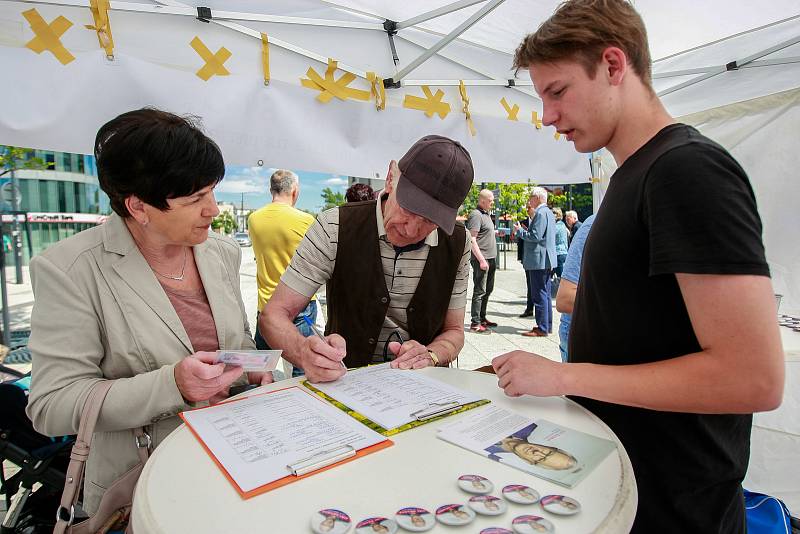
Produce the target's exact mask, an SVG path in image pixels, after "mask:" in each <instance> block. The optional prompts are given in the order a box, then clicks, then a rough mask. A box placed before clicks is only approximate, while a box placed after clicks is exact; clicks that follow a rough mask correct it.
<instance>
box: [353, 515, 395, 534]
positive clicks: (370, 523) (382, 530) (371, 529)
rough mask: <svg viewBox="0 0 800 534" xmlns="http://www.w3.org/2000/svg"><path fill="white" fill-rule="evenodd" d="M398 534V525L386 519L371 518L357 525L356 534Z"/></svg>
mask: <svg viewBox="0 0 800 534" xmlns="http://www.w3.org/2000/svg"><path fill="white" fill-rule="evenodd" d="M395 532H397V523H395V522H394V521H392V520H391V519H386V518H385V517H370V518H369V519H364V520H363V521H359V522H358V524H357V525H356V534H375V533H379V534H394V533H395Z"/></svg>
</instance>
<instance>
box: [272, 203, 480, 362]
mask: <svg viewBox="0 0 800 534" xmlns="http://www.w3.org/2000/svg"><path fill="white" fill-rule="evenodd" d="M375 204H376V205H375V216H376V219H377V222H378V228H377V230H378V241H379V244H380V254H381V262H382V263H383V276H384V279H385V280H386V289H387V290H388V291H389V297H390V305H389V309H388V310H387V311H386V317H385V318H384V321H383V328H382V329H381V333H380V336H379V337H378V343H377V345H376V346H375V353H374V354H373V361H374V362H382V361H383V350H384V345H385V344H386V341H387V339H388V338H389V336H390V335H391V334H392V332H398V333H399V334H400V336H401V337H402V338H403V341H408V339H409V336H408V317H407V314H406V308H408V305H409V303H410V302H411V297H413V296H414V292H415V291H416V290H417V285H418V284H419V280H420V278H421V277H422V270H423V268H424V267H425V261H426V260H427V259H428V251H429V250H430V247H435V246H438V245H439V234H438V233H437V231H436V230H434V231H433V232H431V233H430V234H428V236H427V237H426V238H425V244H424V245H423V246H422V247H420V248H419V249H417V250H412V251H408V252H403V253H400V254H396V253H395V250H394V247H393V246H392V244H391V243H390V242H389V240H388V239H387V238H386V230H385V228H384V227H383V212H382V210H381V202H380V201H378V202H376V203H375ZM466 234H467V235H466V239H465V240H464V252H463V254H462V255H461V260H460V261H459V264H458V272H457V274H456V280H455V284H454V285H453V292H452V294H451V295H450V304H449V305H448V308H449V309H451V310H458V309H463V308H464V307H465V306H466V299H467V277H468V276H469V255H470V250H471V241H470V239H471V238H470V234H469V232H466ZM338 242H339V208H332V209H329V210H327V211H324V212H322V213H321V214H320V215H319V216H318V217H317V221H316V222H315V223H314V224H313V225H311V228H309V229H308V232H306V235H305V237H304V238H303V240H302V241H300V245H299V246H298V247H297V250H296V251H295V254H294V256H293V257H292V261H291V263H290V264H289V267H288V268H287V269H286V271H285V272H284V273H283V276H281V282H283V283H284V284H286V285H287V286H289V287H290V288H291V289H293V290H294V291H297V292H298V293H300V294H301V295H305V296H306V297H309V298H311V296H312V295H314V293H316V292H317V290H319V288H320V287H321V286H322V285H324V284H325V283H326V282H327V281H328V280H330V278H331V276H333V268H334V266H335V265H336V252H337V250H338ZM354 283H358V281H354ZM390 341H397V336H392V339H391V340H390ZM387 354H388V355H389V359H391V358H392V356H391V353H389V352H388V351H387Z"/></svg>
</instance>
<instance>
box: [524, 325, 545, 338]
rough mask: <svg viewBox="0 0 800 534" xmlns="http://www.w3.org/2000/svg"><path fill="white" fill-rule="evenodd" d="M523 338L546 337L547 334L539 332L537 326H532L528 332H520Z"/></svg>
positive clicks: (542, 331)
mask: <svg viewBox="0 0 800 534" xmlns="http://www.w3.org/2000/svg"><path fill="white" fill-rule="evenodd" d="M522 335H523V336H525V337H547V332H545V331H544V330H539V327H538V326H534V327H533V328H532V329H531V330H530V331H529V332H522Z"/></svg>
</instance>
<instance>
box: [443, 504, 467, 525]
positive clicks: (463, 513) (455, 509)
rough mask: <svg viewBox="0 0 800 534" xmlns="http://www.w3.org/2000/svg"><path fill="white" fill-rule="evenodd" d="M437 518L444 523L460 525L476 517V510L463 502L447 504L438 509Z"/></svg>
mask: <svg viewBox="0 0 800 534" xmlns="http://www.w3.org/2000/svg"><path fill="white" fill-rule="evenodd" d="M436 519H438V520H439V522H440V523H442V524H444V525H450V526H453V527H460V526H462V525H468V524H469V523H472V521H473V520H474V519H475V512H473V511H472V510H471V509H469V508H467V507H466V506H464V505H463V504H445V505H444V506H440V507H439V508H437V509H436Z"/></svg>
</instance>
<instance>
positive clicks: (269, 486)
mask: <svg viewBox="0 0 800 534" xmlns="http://www.w3.org/2000/svg"><path fill="white" fill-rule="evenodd" d="M290 389H296V390H299V391H302V388H298V387H296V386H293V387H289V388H282V389H277V390H274V391H269V392H265V393H259V394H255V395H250V396H247V397H244V398H241V399H232V400H226V401H224V402H222V403H219V404H216V405H214V406H205V407H202V408H197V409H195V410H190V412H198V411H201V410H211V409H214V408H215V407H219V406H223V405H226V406H230V405H231V404H234V403H237V402H240V401H245V400H248V399H253V398H255V397H261V396H265V395H271V394H275V393H278V392H281V391H287V390H290ZM306 393H308V392H306ZM309 397H311V398H316V397H314V396H313V395H309ZM178 415H179V416H180V417H181V419H183V421H184V423H185V424H186V427H187V428H188V429H189V431H190V432H191V433H192V435H194V437H195V438H196V439H197V441H198V443H199V444H200V446H201V447H202V448H203V450H204V451H205V452H206V454H208V456H209V458H211V460H212V461H213V462H214V463H215V464H216V465H217V467H218V468H219V470H220V471H221V472H222V474H223V476H225V478H226V479H227V480H228V482H230V483H231V485H232V486H233V488H234V489H235V490H236V492H237V493H238V494H239V496H240V497H241V498H242V499H250V498H251V497H255V496H256V495H261V494H262V493H266V492H268V491H272V490H274V489H277V488H280V487H283V486H286V485H288V484H292V483H294V482H297V481H299V480H302V479H304V478H308V477H310V476H314V475H315V474H317V473H321V472H323V471H327V470H328V469H332V468H334V467H337V466H340V465H343V464H345V463H348V462H352V461H354V460H357V459H358V458H362V457H364V456H366V455H368V454H372V453H373V452H377V451H380V450H382V449H386V448H388V447H391V446H392V445H394V442H392V441H391V440H388V439H384V440H383V441H381V442H379V443H376V444H374V445H370V446H368V447H364V448H361V449H356V448H355V447H353V446H351V445H347V446H346V447H337V448H331V449H325V450H322V451H318V452H317V453H315V454H313V455H310V456H309V457H307V458H302V459H300V460H297V461H295V462H293V463H291V464H287V465H286V466H285V467H286V476H283V477H281V478H278V479H277V480H273V481H272V482H268V483H266V484H263V485H260V486H258V487H256V488H254V489H250V490H245V489H243V488H242V486H241V485H240V484H239V483H238V482H237V481H236V479H235V477H234V476H233V474H232V473H231V472H230V470H229V469H228V468H227V467H226V466H225V464H224V463H223V461H221V460H220V458H218V457H217V455H216V454H214V452H213V451H212V450H211V448H210V447H209V446H208V444H207V443H206V442H205V441H204V440H203V438H202V437H201V435H200V433H199V432H198V430H197V429H196V428H195V427H194V426H193V425H192V423H191V422H190V421H189V420H188V419H187V417H185V415H184V413H183V412H182V413H180V414H178Z"/></svg>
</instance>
